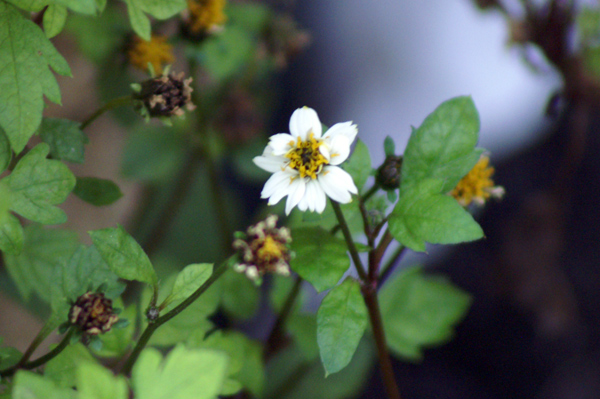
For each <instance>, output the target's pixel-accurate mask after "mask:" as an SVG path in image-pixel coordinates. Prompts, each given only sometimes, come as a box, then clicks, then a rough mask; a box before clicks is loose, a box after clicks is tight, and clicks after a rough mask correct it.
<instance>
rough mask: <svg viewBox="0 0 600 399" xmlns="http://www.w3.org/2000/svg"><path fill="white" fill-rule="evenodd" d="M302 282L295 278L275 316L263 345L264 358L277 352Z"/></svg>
mask: <svg viewBox="0 0 600 399" xmlns="http://www.w3.org/2000/svg"><path fill="white" fill-rule="evenodd" d="M303 281H304V280H303V279H302V277H300V276H296V281H295V282H294V286H293V287H292V290H291V291H290V293H289V294H288V297H287V299H286V300H285V303H284V304H283V307H282V308H281V312H279V316H277V320H275V324H274V325H273V329H272V330H271V334H269V338H267V343H266V345H265V353H266V355H267V356H266V357H268V355H270V354H272V353H273V352H275V351H276V350H277V346H278V343H279V341H280V338H281V335H282V334H283V331H284V326H285V323H286V321H287V319H288V318H289V316H290V314H291V313H292V310H293V309H294V304H295V303H296V300H297V298H298V295H299V294H300V291H301V290H300V288H301V287H302V282H303Z"/></svg>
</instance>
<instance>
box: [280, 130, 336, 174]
mask: <svg viewBox="0 0 600 399" xmlns="http://www.w3.org/2000/svg"><path fill="white" fill-rule="evenodd" d="M321 144H323V142H322V141H321V140H319V139H316V138H315V136H314V134H313V133H310V134H309V135H308V140H306V141H302V139H301V138H300V137H298V141H297V142H296V143H294V142H293V141H292V142H290V145H291V146H292V147H294V148H292V149H291V150H290V151H289V152H288V153H287V154H286V155H285V156H286V158H289V160H290V163H289V167H290V168H292V169H296V170H297V171H298V173H300V177H306V176H308V177H310V178H311V179H316V178H317V174H319V173H320V172H321V170H322V169H323V165H327V164H329V161H328V160H327V158H325V156H323V154H321V151H319V147H320V146H321Z"/></svg>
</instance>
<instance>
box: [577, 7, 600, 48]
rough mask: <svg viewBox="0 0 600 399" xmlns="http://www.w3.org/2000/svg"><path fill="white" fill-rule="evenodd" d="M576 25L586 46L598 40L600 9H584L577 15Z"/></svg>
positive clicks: (599, 33) (599, 34)
mask: <svg viewBox="0 0 600 399" xmlns="http://www.w3.org/2000/svg"><path fill="white" fill-rule="evenodd" d="M576 25H577V30H578V32H579V36H580V37H581V41H582V42H583V43H584V44H587V43H588V42H593V41H595V40H597V39H598V36H600V9H598V8H592V7H582V8H581V10H580V11H579V12H578V13H577V18H576Z"/></svg>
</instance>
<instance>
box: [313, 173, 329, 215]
mask: <svg viewBox="0 0 600 399" xmlns="http://www.w3.org/2000/svg"><path fill="white" fill-rule="evenodd" d="M314 182H315V183H316V184H314V185H313V187H314V192H313V197H314V203H315V211H317V212H318V213H323V211H324V210H325V205H327V197H326V196H325V191H323V188H321V184H320V183H319V181H318V180H314Z"/></svg>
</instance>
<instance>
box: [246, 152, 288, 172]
mask: <svg viewBox="0 0 600 399" xmlns="http://www.w3.org/2000/svg"><path fill="white" fill-rule="evenodd" d="M252 161H253V162H254V163H255V164H256V166H258V167H259V168H261V169H264V170H266V171H267V172H271V173H275V172H280V171H281V169H282V168H284V167H285V165H286V163H287V161H288V159H287V158H284V157H276V156H273V149H272V148H271V146H267V148H265V151H264V152H263V155H262V156H258V157H254V158H253V159H252Z"/></svg>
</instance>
